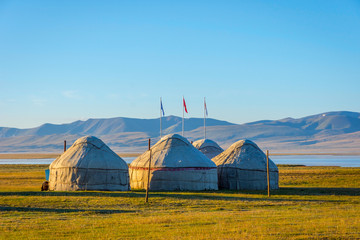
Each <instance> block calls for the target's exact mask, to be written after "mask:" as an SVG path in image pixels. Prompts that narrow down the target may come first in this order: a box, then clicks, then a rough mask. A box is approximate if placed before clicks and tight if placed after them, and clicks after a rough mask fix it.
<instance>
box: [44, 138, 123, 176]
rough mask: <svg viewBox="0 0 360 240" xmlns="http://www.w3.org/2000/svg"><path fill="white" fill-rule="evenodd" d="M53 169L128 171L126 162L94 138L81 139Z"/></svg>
mask: <svg viewBox="0 0 360 240" xmlns="http://www.w3.org/2000/svg"><path fill="white" fill-rule="evenodd" d="M49 168H50V169H51V168H92V169H107V170H110V169H128V167H127V164H126V162H125V161H124V160H123V159H122V158H121V157H119V156H118V155H117V154H116V153H114V152H113V151H112V150H111V149H110V148H109V147H108V146H107V145H106V144H105V143H104V142H103V141H101V140H100V139H98V138H97V137H94V136H85V137H82V138H79V139H78V140H76V141H75V142H74V144H73V145H72V146H71V147H70V148H69V149H68V150H67V151H66V152H64V153H63V154H61V155H60V156H59V157H58V158H56V159H55V160H54V161H53V162H52V163H51V164H50V167H49Z"/></svg>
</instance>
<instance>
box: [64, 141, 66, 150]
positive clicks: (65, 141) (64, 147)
mask: <svg viewBox="0 0 360 240" xmlns="http://www.w3.org/2000/svg"><path fill="white" fill-rule="evenodd" d="M64 152H66V140H64Z"/></svg>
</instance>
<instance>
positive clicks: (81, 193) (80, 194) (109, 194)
mask: <svg viewBox="0 0 360 240" xmlns="http://www.w3.org/2000/svg"><path fill="white" fill-rule="evenodd" d="M144 194H145V192H144V191H131V192H108V191H106V192H98V191H74V192H53V191H48V192H40V191H39V192H32V191H21V192H0V196H25V197H26V196H39V197H40V196H43V197H51V196H53V197H132V198H134V197H144Z"/></svg>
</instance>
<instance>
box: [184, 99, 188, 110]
mask: <svg viewBox="0 0 360 240" xmlns="http://www.w3.org/2000/svg"><path fill="white" fill-rule="evenodd" d="M183 104H184V108H185V112H186V113H188V111H187V108H186V103H185V98H184V97H183Z"/></svg>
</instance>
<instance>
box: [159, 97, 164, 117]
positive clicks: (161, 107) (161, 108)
mask: <svg viewBox="0 0 360 240" xmlns="http://www.w3.org/2000/svg"><path fill="white" fill-rule="evenodd" d="M160 110H161V112H162V116H165V111H164V108H163V105H162V100H161V98H160Z"/></svg>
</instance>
